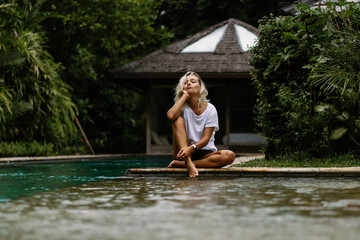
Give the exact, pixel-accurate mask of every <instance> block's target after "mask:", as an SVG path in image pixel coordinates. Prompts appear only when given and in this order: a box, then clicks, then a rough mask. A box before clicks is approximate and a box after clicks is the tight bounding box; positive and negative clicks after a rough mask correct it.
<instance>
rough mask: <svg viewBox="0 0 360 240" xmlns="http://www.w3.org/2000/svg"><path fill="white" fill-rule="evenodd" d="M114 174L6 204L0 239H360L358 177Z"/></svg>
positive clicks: (1, 215)
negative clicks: (218, 176)
mask: <svg viewBox="0 0 360 240" xmlns="http://www.w3.org/2000/svg"><path fill="white" fill-rule="evenodd" d="M69 168H70V169H72V168H71V167H69ZM110 175H111V174H110ZM110 175H106V174H102V176H103V177H105V178H103V177H102V178H98V180H97V178H96V177H95V176H96V174H94V175H93V180H92V181H87V182H84V183H80V182H79V184H76V185H72V186H67V187H66V186H64V187H57V188H54V189H52V190H49V189H47V191H41V192H37V193H35V194H32V195H27V196H25V195H24V196H22V197H19V198H16V199H13V200H8V201H3V202H2V203H0V239H207V240H209V239H210V240H217V239H230V240H231V239H234V240H235V239H301V240H303V239H316V240H318V239H346V240H352V239H354V240H355V239H359V234H360V182H359V179H339V178H337V179H321V178H306V179H297V178H296V179H295V178H293V179H288V178H236V177H234V178H197V179H190V178H126V177H120V178H112V177H111V176H110ZM74 176H75V175H74ZM107 177H109V178H108V179H106V178H107ZM99 180H100V181H99ZM44 182H46V180H44Z"/></svg>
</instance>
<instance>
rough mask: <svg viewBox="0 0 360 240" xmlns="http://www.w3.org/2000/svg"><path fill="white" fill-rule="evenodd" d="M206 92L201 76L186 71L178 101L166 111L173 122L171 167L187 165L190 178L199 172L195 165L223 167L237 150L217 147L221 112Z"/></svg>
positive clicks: (178, 86) (177, 91) (233, 156)
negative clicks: (219, 113)
mask: <svg viewBox="0 0 360 240" xmlns="http://www.w3.org/2000/svg"><path fill="white" fill-rule="evenodd" d="M207 94H208V91H207V90H206V87H205V84H204V82H203V81H202V80H201V78H200V76H199V75H198V74H197V73H195V72H187V73H186V74H185V75H184V76H183V77H181V78H180V81H179V83H178V85H177V86H176V89H175V99H174V100H175V104H174V105H173V106H172V108H170V110H169V111H168V112H167V118H168V119H169V120H170V121H172V131H173V158H174V160H173V161H172V162H171V163H170V165H169V167H173V168H175V167H176V168H178V167H186V168H187V169H188V173H189V176H190V177H197V176H198V175H199V173H198V170H197V169H196V168H220V167H223V166H226V165H229V164H231V163H232V162H233V161H234V159H235V153H234V152H232V151H230V150H220V151H218V150H217V148H216V147H215V132H216V131H218V130H219V124H218V115H217V111H216V108H215V107H214V105H212V104H211V103H210V102H209V101H208V100H207V99H206V96H207Z"/></svg>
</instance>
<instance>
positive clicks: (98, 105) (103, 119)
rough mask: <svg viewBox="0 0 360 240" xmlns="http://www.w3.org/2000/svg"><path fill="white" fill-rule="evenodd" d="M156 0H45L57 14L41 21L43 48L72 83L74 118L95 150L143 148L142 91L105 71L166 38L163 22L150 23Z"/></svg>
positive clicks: (160, 44) (115, 151)
mask: <svg viewBox="0 0 360 240" xmlns="http://www.w3.org/2000/svg"><path fill="white" fill-rule="evenodd" d="M160 2H161V1H158V0H89V1H75V0H62V1H48V2H46V3H45V5H44V10H45V11H50V10H51V9H56V11H57V13H59V14H61V15H63V16H64V18H63V19H59V18H56V19H54V18H51V19H47V20H46V21H44V22H43V23H42V25H43V28H44V29H46V31H47V36H48V37H49V40H50V41H49V42H50V45H49V51H50V52H51V54H52V56H54V58H55V60H56V61H57V62H61V63H62V65H63V66H64V70H63V71H62V72H61V77H62V79H64V81H66V82H67V83H68V84H69V85H70V86H71V87H72V88H73V99H74V102H75V103H76V105H77V106H78V107H79V121H80V122H81V124H82V126H83V128H84V131H85V132H86V134H87V136H88V138H89V141H90V142H91V144H92V145H93V148H94V150H95V152H97V153H101V152H102V153H104V152H105V153H109V152H114V153H119V152H144V151H145V124H144V119H145V104H143V103H144V96H140V95H139V94H137V93H134V92H132V91H129V90H128V89H125V88H124V87H123V86H122V85H121V83H120V82H116V81H114V80H111V79H109V78H108V77H107V75H108V74H107V73H108V69H109V68H113V67H117V66H120V65H122V64H124V63H127V62H129V61H131V60H134V59H135V58H138V57H141V56H143V55H145V54H147V53H149V52H151V51H154V50H157V49H158V48H159V47H161V46H163V45H164V44H167V43H168V42H169V40H170V39H171V36H172V35H171V34H169V33H168V32H167V30H166V28H164V27H160V26H158V27H156V26H155V25H154V22H155V20H156V17H157V15H158V9H157V8H158V5H159V3H160Z"/></svg>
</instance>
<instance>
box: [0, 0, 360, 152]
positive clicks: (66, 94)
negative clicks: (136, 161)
mask: <svg viewBox="0 0 360 240" xmlns="http://www.w3.org/2000/svg"><path fill="white" fill-rule="evenodd" d="M291 2H292V1H282V2H279V1H276V0H267V1H252V0H224V1H215V0H206V1H205V0H195V1H194V0H179V1H170V0H86V1H85V0H80V1H78V0H77V1H75V0H62V1H55V0H32V1H26V0H2V1H1V2H0V156H20V155H27V156H32V155H54V154H75V153H90V150H89V149H88V148H87V146H86V144H85V139H84V137H83V136H82V134H81V132H80V130H79V126H78V125H77V124H76V121H77V120H78V121H79V123H80V124H81V126H82V128H83V130H84V131H85V133H86V134H87V137H88V139H89V142H90V143H91V145H92V147H93V149H94V151H95V152H96V153H125V152H126V153H132V152H136V153H141V152H145V98H144V96H142V95H139V94H137V93H134V92H132V91H130V90H128V89H126V88H124V87H123V86H121V84H119V83H118V82H114V81H113V80H111V79H109V78H107V71H108V69H111V68H113V67H116V66H120V65H123V64H125V63H128V62H131V61H133V60H136V59H138V58H140V57H142V56H144V55H146V54H148V53H150V52H153V51H155V50H157V49H159V48H161V47H163V46H166V45H168V44H170V43H171V42H174V41H176V40H179V39H183V38H185V37H186V36H187V35H190V34H193V33H196V32H198V31H201V30H202V29H204V28H207V27H209V26H211V25H214V24H216V23H218V22H221V21H223V20H226V19H228V18H237V19H240V20H242V21H245V22H247V23H249V24H251V25H253V26H255V27H258V28H259V29H260V35H259V41H258V45H257V46H256V47H255V48H254V49H253V50H252V54H253V57H252V60H251V64H252V66H253V68H254V70H253V73H252V74H253V76H254V86H255V88H256V90H257V92H258V100H257V104H256V107H255V112H256V115H257V117H256V121H257V129H256V130H257V131H258V132H259V133H261V134H262V135H263V136H264V137H265V139H266V140H267V145H266V146H265V148H264V151H265V152H266V153H267V155H269V156H270V155H276V154H282V153H285V152H293V151H299V152H301V151H306V152H309V153H310V154H313V155H322V154H324V153H326V154H334V153H346V152H349V151H350V152H356V151H357V152H358V151H359V150H358V149H359V148H360V144H359V142H360V139H359V129H360V118H359V104H360V103H359V89H360V87H359V86H360V85H359V74H358V72H359V66H358V63H359V62H360V61H357V60H356V61H354V59H359V54H358V53H359V44H358V41H357V40H356V39H358V37H359V26H360V24H359V19H360V17H359V16H360V14H359V13H360V10H359V7H358V6H357V4H350V5H349V4H348V3H345V2H344V1H340V3H338V4H337V5H335V4H333V3H329V5H328V8H326V9H322V10H321V9H310V8H309V7H307V6H306V4H303V5H299V15H297V16H285V15H286V14H285V13H284V12H282V11H281V10H280V9H281V7H283V6H285V5H287V4H289V3H291ZM338 8H344V11H341V12H340V13H339V11H338ZM259 20H260V21H259Z"/></svg>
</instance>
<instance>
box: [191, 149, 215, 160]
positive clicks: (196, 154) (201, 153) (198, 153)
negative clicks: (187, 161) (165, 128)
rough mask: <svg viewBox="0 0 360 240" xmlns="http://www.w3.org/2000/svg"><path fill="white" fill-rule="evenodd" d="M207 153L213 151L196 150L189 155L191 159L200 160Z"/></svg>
mask: <svg viewBox="0 0 360 240" xmlns="http://www.w3.org/2000/svg"><path fill="white" fill-rule="evenodd" d="M209 153H213V151H211V150H202V149H200V150H198V151H196V152H194V153H193V154H192V155H191V160H193V161H194V160H200V159H203V158H204V157H205V156H206V155H208V154H209Z"/></svg>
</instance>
